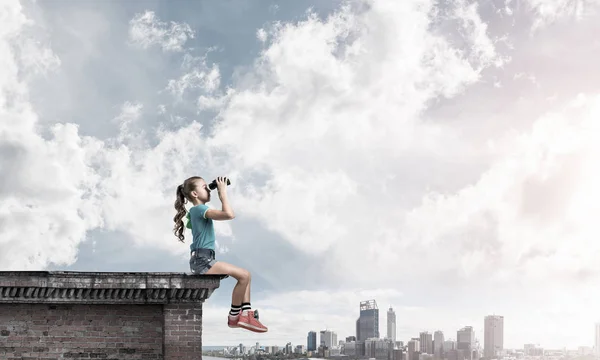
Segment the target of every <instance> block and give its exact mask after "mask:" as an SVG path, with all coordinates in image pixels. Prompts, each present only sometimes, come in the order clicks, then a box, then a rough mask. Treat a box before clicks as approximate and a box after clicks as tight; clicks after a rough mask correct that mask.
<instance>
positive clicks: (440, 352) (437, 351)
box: [433, 330, 444, 360]
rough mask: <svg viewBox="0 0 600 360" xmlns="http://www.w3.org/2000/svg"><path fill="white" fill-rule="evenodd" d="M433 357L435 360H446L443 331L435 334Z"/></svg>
mask: <svg viewBox="0 0 600 360" xmlns="http://www.w3.org/2000/svg"><path fill="white" fill-rule="evenodd" d="M433 344H434V348H433V355H434V358H435V359H438V360H440V359H443V358H444V333H443V332H442V331H439V330H438V331H436V332H434V333H433Z"/></svg>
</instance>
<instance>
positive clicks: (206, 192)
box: [192, 180, 210, 203]
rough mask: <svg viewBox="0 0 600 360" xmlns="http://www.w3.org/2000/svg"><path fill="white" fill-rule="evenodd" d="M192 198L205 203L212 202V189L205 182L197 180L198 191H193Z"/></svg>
mask: <svg viewBox="0 0 600 360" xmlns="http://www.w3.org/2000/svg"><path fill="white" fill-rule="evenodd" d="M192 196H193V197H195V198H197V199H198V200H200V201H201V202H203V203H207V202H209V201H210V189H209V188H208V185H207V184H206V182H205V181H204V180H196V189H195V190H194V191H192Z"/></svg>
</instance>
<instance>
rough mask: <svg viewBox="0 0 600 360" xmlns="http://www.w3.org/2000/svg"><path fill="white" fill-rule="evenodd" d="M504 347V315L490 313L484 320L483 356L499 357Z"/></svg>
mask: <svg viewBox="0 0 600 360" xmlns="http://www.w3.org/2000/svg"><path fill="white" fill-rule="evenodd" d="M503 349H504V316H498V315H488V316H486V317H485V318H484V321H483V356H484V357H485V358H486V360H489V359H494V358H496V357H497V355H498V352H499V351H501V350H503Z"/></svg>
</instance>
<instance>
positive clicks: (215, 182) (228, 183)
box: [208, 179, 231, 190]
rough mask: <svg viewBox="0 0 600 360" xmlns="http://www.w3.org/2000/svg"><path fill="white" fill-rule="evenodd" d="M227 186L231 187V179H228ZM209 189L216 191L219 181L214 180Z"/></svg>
mask: <svg viewBox="0 0 600 360" xmlns="http://www.w3.org/2000/svg"><path fill="white" fill-rule="evenodd" d="M227 185H231V181H229V179H227ZM208 188H209V189H211V190H214V189H216V188H217V180H216V179H215V180H213V181H212V182H211V183H210V184H208Z"/></svg>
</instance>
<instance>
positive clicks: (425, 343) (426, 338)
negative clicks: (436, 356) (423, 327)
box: [419, 331, 433, 355]
mask: <svg viewBox="0 0 600 360" xmlns="http://www.w3.org/2000/svg"><path fill="white" fill-rule="evenodd" d="M432 342H433V338H432V337H431V334H430V333H429V332H427V331H423V332H421V333H419V343H420V344H421V346H420V351H421V354H431V355H433V343H432Z"/></svg>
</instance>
